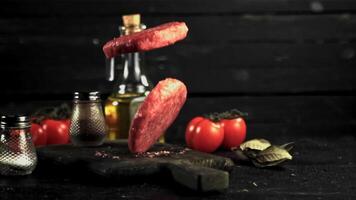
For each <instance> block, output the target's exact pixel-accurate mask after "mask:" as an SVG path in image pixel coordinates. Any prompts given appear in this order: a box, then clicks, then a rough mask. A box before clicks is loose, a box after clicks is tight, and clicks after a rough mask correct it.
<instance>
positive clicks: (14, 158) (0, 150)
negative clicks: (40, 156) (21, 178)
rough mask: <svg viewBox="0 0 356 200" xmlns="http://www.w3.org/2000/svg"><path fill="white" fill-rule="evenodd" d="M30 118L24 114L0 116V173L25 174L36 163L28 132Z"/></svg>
mask: <svg viewBox="0 0 356 200" xmlns="http://www.w3.org/2000/svg"><path fill="white" fill-rule="evenodd" d="M30 127H31V123H30V119H29V117H28V116H25V115H8V116H1V119H0V174H1V175H10V176H11V175H27V174H31V173H32V171H33V170H34V169H35V167H36V165H37V155H36V149H35V146H34V144H33V142H32V139H31V134H30Z"/></svg>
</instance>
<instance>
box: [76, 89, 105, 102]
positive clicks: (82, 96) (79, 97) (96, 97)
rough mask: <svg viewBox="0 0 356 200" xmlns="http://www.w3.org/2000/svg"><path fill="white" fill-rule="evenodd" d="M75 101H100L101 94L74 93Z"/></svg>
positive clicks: (96, 92)
mask: <svg viewBox="0 0 356 200" xmlns="http://www.w3.org/2000/svg"><path fill="white" fill-rule="evenodd" d="M74 101H100V92H98V91H94V92H74Z"/></svg>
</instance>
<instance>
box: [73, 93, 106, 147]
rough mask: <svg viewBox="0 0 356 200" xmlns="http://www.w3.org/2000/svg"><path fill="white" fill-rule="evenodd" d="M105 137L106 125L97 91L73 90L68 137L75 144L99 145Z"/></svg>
mask: <svg viewBox="0 0 356 200" xmlns="http://www.w3.org/2000/svg"><path fill="white" fill-rule="evenodd" d="M105 137H106V125H105V117H104V112H103V108H102V105H101V99H100V93H99V92H75V93H74V101H73V112H72V116H71V125H70V139H71V142H72V143H73V144H74V145H77V146H99V145H101V144H103V142H104V140H105Z"/></svg>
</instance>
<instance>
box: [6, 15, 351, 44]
mask: <svg viewBox="0 0 356 200" xmlns="http://www.w3.org/2000/svg"><path fill="white" fill-rule="evenodd" d="M142 21H143V23H145V24H147V25H148V26H149V27H152V26H156V25H159V24H162V23H165V22H170V21H184V22H186V23H187V25H188V26H189V28H190V30H189V35H188V38H186V39H185V41H187V42H195V43H196V42H204V43H209V42H214V43H224V42H225V43H227V42H244V41H245V42H263V41H271V42H277V41H280V42H296V43H303V42H309V40H311V42H312V41H316V42H323V40H327V41H326V42H329V41H331V42H333V41H334V42H335V40H342V41H347V40H354V39H355V37H356V36H355V32H356V28H355V25H356V18H355V15H354V14H350V13H336V14H324V15H307V14H303V15H294V14H288V15H287V14H285V15H271V14H248V13H246V14H243V15H230V14H229V15H222V16H219V15H214V16H210V15H197V16H196V15H188V16H150V15H148V16H146V15H143V16H142ZM121 23H122V21H121V19H120V14H116V15H114V16H107V17H71V16H59V17H58V16H54V17H26V18H22V17H19V16H17V17H14V18H1V19H0V26H1V27H6V28H3V29H0V34H8V35H12V36H17V37H20V38H21V39H22V40H21V41H22V42H25V41H26V37H31V36H38V37H39V36H40V37H39V38H41V37H44V38H43V42H46V41H45V39H46V37H49V36H50V37H59V39H60V37H64V38H65V37H88V38H90V37H92V38H97V39H99V41H100V40H109V39H111V37H113V36H117V35H118V34H119V31H118V26H119V25H120V24H121ZM333 27H335V28H333ZM336 42H338V41H336ZM102 43H105V41H102Z"/></svg>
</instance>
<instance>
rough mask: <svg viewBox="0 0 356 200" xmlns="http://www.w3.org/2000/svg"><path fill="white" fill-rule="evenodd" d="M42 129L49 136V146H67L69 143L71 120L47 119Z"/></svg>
mask: <svg viewBox="0 0 356 200" xmlns="http://www.w3.org/2000/svg"><path fill="white" fill-rule="evenodd" d="M42 128H43V130H44V131H45V132H46V134H47V144H67V143H68V142H69V120H55V119H46V120H44V121H43V122H42Z"/></svg>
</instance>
